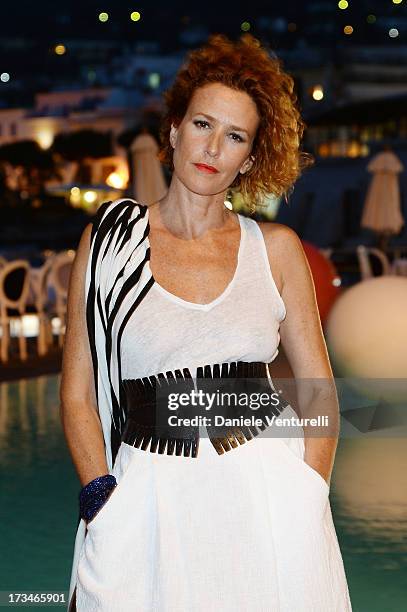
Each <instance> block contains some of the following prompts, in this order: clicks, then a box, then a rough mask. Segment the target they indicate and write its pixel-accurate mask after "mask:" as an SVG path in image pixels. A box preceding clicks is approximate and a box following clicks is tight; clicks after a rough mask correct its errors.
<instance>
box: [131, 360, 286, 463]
mask: <svg viewBox="0 0 407 612" xmlns="http://www.w3.org/2000/svg"><path fill="white" fill-rule="evenodd" d="M121 384H122V386H123V390H124V396H125V404H126V405H125V413H126V421H125V424H124V429H123V432H122V436H121V441H122V442H125V443H126V444H130V445H132V446H135V447H137V448H140V449H141V450H149V451H150V452H154V453H156V452H158V453H159V454H164V453H166V454H168V455H176V456H184V457H197V456H198V448H199V438H200V436H199V429H200V426H202V425H203V424H204V427H205V428H206V431H207V434H208V437H209V439H210V441H211V443H212V445H213V446H214V448H215V450H216V451H217V452H218V454H223V453H224V452H225V451H226V452H227V451H229V450H231V449H233V448H237V447H238V446H239V445H242V444H244V443H245V442H246V441H249V440H252V439H253V438H254V437H255V436H257V435H258V434H259V433H260V431H263V430H264V429H266V427H268V426H269V425H270V421H269V419H270V418H271V417H272V416H273V415H274V416H278V415H279V414H280V413H281V412H282V410H283V409H284V408H285V407H286V406H288V405H289V404H288V402H286V401H285V400H284V399H283V398H282V397H279V399H278V403H274V404H266V405H261V406H258V407H257V409H256V410H255V414H254V411H253V410H252V407H251V405H250V403H249V405H248V404H247V403H246V405H242V404H241V403H240V399H241V398H242V397H246V398H249V399H250V398H252V397H254V396H253V394H254V393H256V394H257V395H258V394H259V393H263V394H264V393H265V394H272V393H273V389H272V387H271V385H270V383H269V380H268V376H267V364H266V363H263V362H259V361H252V362H247V361H235V362H231V363H230V362H226V363H221V364H213V365H209V364H207V365H204V366H200V367H198V368H197V374H196V379H195V384H194V379H193V378H192V376H191V372H190V371H189V369H188V368H183V369H182V370H181V369H176V370H174V371H168V372H165V373H164V372H160V373H159V374H157V375H153V376H148V377H143V378H137V379H125V380H123V381H122V382H121ZM193 391H194V392H195V393H197V394H198V395H199V394H201V395H200V397H201V398H203V397H205V398H207V397H209V395H211V396H212V398H214V397H216V398H219V394H220V393H221V394H222V398H224V397H226V398H228V403H227V405H225V403H224V402H223V401H222V402H221V405H219V404H216V405H215V406H213V405H212V406H211V407H210V408H211V410H210V412H211V415H210V416H209V417H208V416H207V414H206V412H207V410H208V407H203V406H202V405H200V406H196V405H194V406H192V405H191V402H189V403H188V402H185V403H184V405H183V404H182V403H181V402H179V403H178V404H177V408H176V416H175V415H174V417H173V420H174V419H175V421H176V423H177V425H176V426H175V427H174V425H173V424H172V425H170V424H169V421H170V420H171V419H169V418H168V417H169V415H170V410H169V408H168V407H169V400H173V398H174V395H175V396H176V397H178V398H180V397H184V399H185V398H186V397H189V394H191V392H193ZM237 397H239V402H238V401H237V399H236V398H237ZM174 411H175V409H174ZM193 416H194V417H195V419H194V418H192V417H193ZM236 419H237V420H238V421H239V423H240V425H238V426H236V425H230V423H235V422H236ZM253 419H254V420H253ZM185 423H186V424H185Z"/></svg>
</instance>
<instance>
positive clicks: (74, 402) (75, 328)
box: [60, 224, 108, 486]
mask: <svg viewBox="0 0 407 612" xmlns="http://www.w3.org/2000/svg"><path fill="white" fill-rule="evenodd" d="M91 231H92V224H89V225H88V226H87V227H86V228H85V230H84V232H83V234H82V237H81V239H80V242H79V245H78V249H77V251H76V256H75V260H74V263H73V267H72V272H71V278H70V283H69V292H68V305H67V324H66V334H65V341H64V348H63V359H62V381H61V387H60V402H61V403H60V415H61V421H62V426H63V429H64V434H65V438H66V441H67V444H68V447H69V451H70V453H71V456H72V460H73V463H74V465H75V468H76V471H77V473H78V476H79V479H80V482H81V484H82V486H84V485H86V484H87V483H89V482H90V481H91V480H93V479H94V478H97V477H98V476H102V475H105V474H107V473H108V467H107V463H106V455H105V447H104V438H103V431H102V426H101V423H100V419H99V416H98V411H97V402H96V393H95V384H94V377H93V365H92V357H91V353H90V348H89V340H88V333H87V326H86V305H85V277H86V267H87V263H88V258H89V250H90V235H91Z"/></svg>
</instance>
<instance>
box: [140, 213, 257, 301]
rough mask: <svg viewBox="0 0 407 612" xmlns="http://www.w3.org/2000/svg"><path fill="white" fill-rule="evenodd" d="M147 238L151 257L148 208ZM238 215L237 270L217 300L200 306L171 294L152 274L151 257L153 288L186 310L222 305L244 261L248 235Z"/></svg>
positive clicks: (149, 267)
mask: <svg viewBox="0 0 407 612" xmlns="http://www.w3.org/2000/svg"><path fill="white" fill-rule="evenodd" d="M146 214H147V236H146V245H147V248H148V249H150V256H151V245H150V240H149V237H148V236H149V234H150V221H149V210H148V207H147V212H146ZM236 214H237V218H238V220H239V226H240V242H239V249H238V252H237V264H236V268H235V272H234V274H233V277H232V280H231V281H230V282H229V284H228V285H227V286H226V288H225V289H224V290H223V291H222V293H221V294H220V295H218V297H216V298H215V299H213V300H212V301H211V302H208V303H207V304H199V303H198V302H190V301H188V300H184V299H183V298H181V297H179V296H178V295H175V294H174V293H171V292H170V291H168V290H167V289H165V288H164V287H163V286H162V285H160V283H159V282H158V281H157V280H156V279H155V278H154V275H153V273H152V270H151V266H150V256H149V258H148V260H147V262H146V265H147V266H148V270H149V272H150V275H151V278H152V280H153V287H155V288H156V289H157V291H159V292H160V293H161V295H163V296H164V297H165V298H167V299H168V300H170V301H172V302H174V303H176V304H179V305H180V306H184V307H185V308H191V309H194V310H211V309H212V308H213V307H214V306H217V305H218V304H220V303H221V302H223V300H224V299H225V298H226V297H227V296H228V295H229V293H230V292H231V291H232V288H233V286H234V284H235V282H236V278H237V276H238V273H239V270H240V265H241V259H242V252H243V244H244V239H245V234H246V230H245V227H244V223H243V220H242V218H241V215H240V214H239V213H236Z"/></svg>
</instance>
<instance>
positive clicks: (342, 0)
mask: <svg viewBox="0 0 407 612" xmlns="http://www.w3.org/2000/svg"><path fill="white" fill-rule="evenodd" d="M348 6H349V3H348V2H347V0H339V2H338V7H339V8H340V9H342V10H345V9H347V8H348Z"/></svg>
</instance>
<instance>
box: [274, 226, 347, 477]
mask: <svg viewBox="0 0 407 612" xmlns="http://www.w3.org/2000/svg"><path fill="white" fill-rule="evenodd" d="M265 225H269V229H268V230H266V231H265V240H266V245H267V251H268V253H269V260H270V262H271V266H272V268H274V269H278V273H279V279H280V281H281V285H282V287H281V296H282V298H283V300H284V303H285V306H286V310H287V314H286V317H285V319H284V321H282V323H281V324H280V330H279V333H280V339H281V343H282V345H283V348H284V352H285V354H286V356H287V358H288V361H289V363H290V366H291V369H292V372H293V375H294V379H295V380H294V383H295V388H296V392H297V404H298V408H299V413H300V414H299V416H300V417H303V418H304V417H305V418H316V417H317V416H318V415H321V416H325V415H326V416H328V424H329V426H328V427H324V426H320V427H315V426H313V425H309V426H304V434H305V439H304V442H305V457H304V459H305V461H306V462H307V463H308V464H309V465H310V466H311V467H313V468H314V469H315V470H316V471H317V472H319V473H320V474H321V476H322V477H323V478H324V479H325V480H326V481H327V482H328V483H329V480H330V477H331V472H332V468H333V463H334V459H335V452H336V447H337V442H338V440H337V438H338V435H339V422H340V419H339V405H338V398H337V393H336V386H335V381H334V377H333V373H332V369H331V365H330V361H329V355H328V351H327V347H326V343H325V339H324V335H323V330H322V325H321V320H320V317H319V311H318V305H317V301H316V295H315V286H314V282H313V278H312V273H311V269H310V267H309V264H308V260H307V257H306V255H305V252H304V249H303V248H302V244H301V241H300V239H299V237H298V235H297V234H296V233H295V232H294V231H293V230H292V229H291V228H289V227H287V226H285V225H282V224H265ZM277 259H278V265H275V264H274V265H273V260H275V261H276V260H277ZM273 273H274V270H273Z"/></svg>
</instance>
